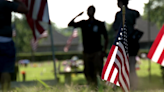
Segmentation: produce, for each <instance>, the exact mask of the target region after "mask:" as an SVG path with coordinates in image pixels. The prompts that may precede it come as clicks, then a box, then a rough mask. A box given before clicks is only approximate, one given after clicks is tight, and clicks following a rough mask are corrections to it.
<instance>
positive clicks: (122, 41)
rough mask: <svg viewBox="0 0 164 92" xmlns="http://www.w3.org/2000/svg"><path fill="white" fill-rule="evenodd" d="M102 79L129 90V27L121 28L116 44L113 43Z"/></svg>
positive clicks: (126, 91)
mask: <svg viewBox="0 0 164 92" xmlns="http://www.w3.org/2000/svg"><path fill="white" fill-rule="evenodd" d="M101 79H102V80H105V81H107V82H111V83H114V84H115V85H117V86H120V87H121V88H122V90H123V91H124V92H129V90H130V81H129V55H128V41H127V28H126V25H124V27H123V28H120V30H119V32H118V35H117V37H116V40H115V42H114V44H113V45H112V47H111V49H110V52H109V55H108V57H107V61H106V63H105V65H104V67H103V71H102V76H101Z"/></svg>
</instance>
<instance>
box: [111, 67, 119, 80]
mask: <svg viewBox="0 0 164 92" xmlns="http://www.w3.org/2000/svg"><path fill="white" fill-rule="evenodd" d="M117 73H118V70H117V68H114V70H113V74H112V76H111V79H110V82H112V83H114V80H115V79H116V75H117Z"/></svg>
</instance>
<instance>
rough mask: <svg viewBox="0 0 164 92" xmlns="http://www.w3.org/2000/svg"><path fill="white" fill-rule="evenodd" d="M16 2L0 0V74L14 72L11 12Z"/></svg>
mask: <svg viewBox="0 0 164 92" xmlns="http://www.w3.org/2000/svg"><path fill="white" fill-rule="evenodd" d="M17 8H18V4H17V3H15V2H10V1H6V0H0V74H1V73H3V72H8V73H12V72H14V65H15V46H14V42H13V40H12V26H11V12H12V11H16V10H17Z"/></svg>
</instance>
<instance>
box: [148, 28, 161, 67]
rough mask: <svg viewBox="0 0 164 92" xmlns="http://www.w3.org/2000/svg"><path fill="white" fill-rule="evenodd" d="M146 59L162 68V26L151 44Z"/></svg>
mask: <svg viewBox="0 0 164 92" xmlns="http://www.w3.org/2000/svg"><path fill="white" fill-rule="evenodd" d="M147 57H148V58H149V59H151V60H152V61H154V62H156V63H158V64H160V65H162V66H164V25H163V27H162V28H161V30H160V31H159V33H158V35H157V37H156V39H155V41H154V42H153V44H152V46H151V48H150V50H149V53H148V55H147Z"/></svg>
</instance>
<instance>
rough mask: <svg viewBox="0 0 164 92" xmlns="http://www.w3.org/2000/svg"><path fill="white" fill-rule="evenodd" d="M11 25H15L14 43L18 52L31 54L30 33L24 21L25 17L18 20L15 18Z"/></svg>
mask: <svg viewBox="0 0 164 92" xmlns="http://www.w3.org/2000/svg"><path fill="white" fill-rule="evenodd" d="M13 24H14V25H15V30H16V37H14V41H15V44H16V48H17V51H18V52H31V45H30V42H31V39H32V36H33V35H32V31H31V29H30V27H29V25H28V23H27V21H26V18H25V16H22V18H18V17H17V16H15V19H14V22H13Z"/></svg>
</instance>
